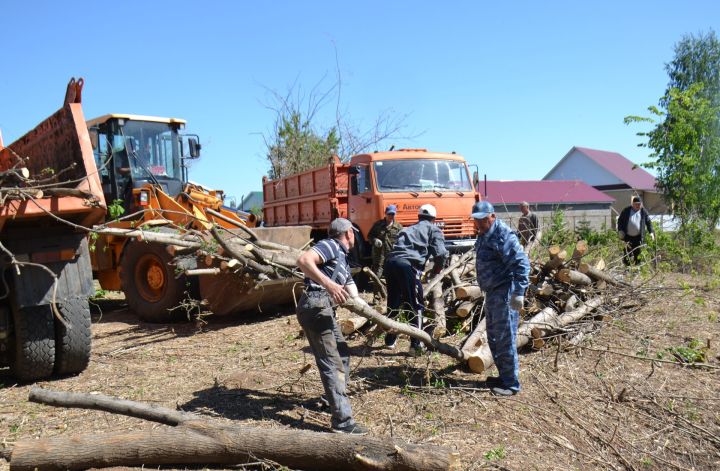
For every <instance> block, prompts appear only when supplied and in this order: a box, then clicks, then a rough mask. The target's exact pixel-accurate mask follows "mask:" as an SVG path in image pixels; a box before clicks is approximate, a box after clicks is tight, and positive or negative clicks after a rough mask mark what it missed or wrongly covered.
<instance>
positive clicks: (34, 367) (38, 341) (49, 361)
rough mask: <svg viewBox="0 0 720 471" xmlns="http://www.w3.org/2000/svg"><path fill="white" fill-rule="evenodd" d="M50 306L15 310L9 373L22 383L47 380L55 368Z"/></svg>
mask: <svg viewBox="0 0 720 471" xmlns="http://www.w3.org/2000/svg"><path fill="white" fill-rule="evenodd" d="M54 321H55V319H54V317H53V313H52V310H51V309H50V306H49V305H42V306H32V307H25V308H22V309H17V308H13V328H14V337H15V338H14V345H13V348H12V350H11V358H10V372H11V373H12V375H13V376H15V377H16V378H17V379H19V380H20V381H34V380H37V379H43V378H48V377H50V376H51V375H52V373H53V367H54V366H55V325H54Z"/></svg>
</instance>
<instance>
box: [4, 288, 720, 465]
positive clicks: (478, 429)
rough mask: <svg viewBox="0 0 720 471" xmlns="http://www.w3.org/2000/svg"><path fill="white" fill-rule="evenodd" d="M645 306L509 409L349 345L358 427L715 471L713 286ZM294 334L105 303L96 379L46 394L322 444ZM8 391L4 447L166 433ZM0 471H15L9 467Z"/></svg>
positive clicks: (609, 318) (523, 362) (306, 359)
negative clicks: (700, 363)
mask: <svg viewBox="0 0 720 471" xmlns="http://www.w3.org/2000/svg"><path fill="white" fill-rule="evenodd" d="M641 291H642V294H640V293H639V294H638V295H637V296H636V298H635V299H634V300H630V301H628V300H627V299H626V300H623V301H622V302H621V303H620V305H615V306H614V307H613V308H608V309H606V310H605V312H604V314H605V316H604V318H603V319H601V320H598V321H596V322H597V323H598V330H597V331H596V332H595V333H594V334H593V335H592V336H590V338H589V339H586V341H585V342H584V343H583V344H582V346H581V348H577V349H575V350H572V351H568V352H565V351H563V349H561V348H559V346H563V345H564V344H561V343H558V342H551V343H550V344H549V345H548V346H546V347H545V348H543V349H542V350H540V351H532V350H526V351H525V350H524V351H523V353H522V355H521V357H520V366H521V372H520V376H521V382H522V387H523V390H522V392H521V393H520V394H519V395H517V396H515V397H512V398H495V397H493V396H491V395H490V394H489V392H488V390H487V389H485V388H483V387H480V386H481V385H482V383H480V381H481V380H482V379H483V378H484V375H478V374H473V373H470V372H468V371H467V370H466V369H465V368H463V367H460V366H457V365H456V363H455V362H454V361H453V360H451V359H449V358H447V357H444V356H440V355H438V354H432V353H431V354H428V355H426V356H423V357H419V358H413V357H409V356H407V355H406V354H405V351H406V349H407V346H408V341H407V339H402V340H401V342H400V345H399V348H398V350H396V351H388V350H386V349H384V348H382V347H381V346H380V345H381V344H382V341H376V342H375V345H376V346H367V345H366V339H365V338H364V337H362V336H356V337H352V338H351V339H350V344H351V346H352V354H353V360H352V379H353V383H352V385H351V391H352V396H351V400H352V406H353V409H354V413H355V415H356V418H357V420H359V421H360V422H362V423H364V424H366V425H367V426H368V427H369V428H370V433H371V435H373V436H376V437H381V436H393V437H397V438H401V439H403V440H407V441H410V442H414V443H432V444H436V445H444V446H447V447H450V448H452V449H454V450H457V451H458V452H459V453H460V455H461V460H462V469H467V470H473V469H512V470H520V469H523V470H525V469H530V470H535V469H537V470H554V469H558V470H560V469H561V470H566V469H578V470H585V469H636V470H644V469H663V470H665V469H682V470H685V469H698V470H701V469H708V470H709V469H720V376H719V371H720V370H719V368H720V358H719V357H718V342H720V336H719V335H718V334H719V333H720V323H719V321H718V318H719V317H720V288H718V280H717V279H708V278H699V277H680V276H678V275H668V276H665V277H656V278H654V279H652V280H651V281H650V282H648V283H647V284H646V285H645V288H644V289H643V290H641ZM299 333H300V328H299V326H298V324H297V321H296V320H295V317H294V315H292V313H291V311H287V310H286V311H285V312H266V313H258V314H255V315H249V316H248V315H246V316H235V317H231V318H219V317H216V318H213V316H209V317H207V318H205V320H204V321H203V322H195V323H192V324H189V323H185V324H171V325H170V324H168V325H152V324H144V323H140V322H139V321H138V320H137V318H136V317H134V316H133V315H132V314H131V313H130V312H128V311H127V309H126V307H125V305H124V303H123V302H122V300H117V299H116V300H112V299H110V300H104V301H101V302H99V305H98V307H97V308H96V309H95V313H94V315H93V342H94V343H93V355H92V359H91V362H90V366H89V367H88V369H87V370H86V371H85V372H83V373H82V374H81V375H79V376H76V377H70V378H65V379H59V380H54V381H44V382H41V383H39V384H38V385H39V386H41V387H44V388H50V389H54V390H61V391H74V392H86V393H89V392H99V393H104V394H109V395H114V396H119V397H122V398H126V399H132V400H137V401H143V402H147V403H150V404H157V405H162V406H165V407H169V408H173V409H174V408H178V409H182V410H185V411H195V412H198V413H202V414H206V415H209V416H213V417H219V418H223V419H225V420H228V421H233V422H237V423H242V424H246V425H254V426H259V427H288V428H297V429H308V430H315V431H328V427H329V424H330V417H329V415H328V414H327V413H326V412H323V411H322V410H321V408H320V407H319V404H318V403H317V398H318V397H319V395H320V393H321V390H322V386H321V384H320V380H319V376H318V373H317V369H316V368H315V366H314V363H313V358H312V355H311V354H310V352H309V350H308V347H307V343H306V340H305V339H304V338H303V337H302V336H301V335H299ZM692 339H696V340H697V341H696V342H692ZM445 340H446V341H448V342H451V343H455V344H457V343H459V342H460V340H461V337H460V336H457V337H450V338H446V339H445ZM682 348H685V349H686V350H687V349H689V350H692V351H693V352H696V353H699V354H701V355H702V354H704V355H705V358H704V363H707V364H708V366H705V367H691V366H687V365H682V364H678V363H677V358H678V357H681V356H682V354H683V352H686V350H682ZM678 352H680V354H678ZM673 353H675V355H677V356H674V355H673ZM655 360H656V361H655ZM310 364H312V365H313V366H312V367H311V368H310V369H309V370H307V371H306V372H304V373H303V372H302V371H303V370H304V367H305V366H306V365H310ZM491 373H492V371H491ZM0 383H1V384H0V440H1V442H2V443H0V446H5V447H11V446H12V445H13V443H14V442H16V441H18V440H21V439H28V438H34V437H49V436H54V435H60V434H80V433H88V432H89V433H102V432H108V431H127V430H137V429H143V428H150V427H158V426H159V425H157V424H152V423H149V422H144V421H141V420H138V419H133V418H129V417H123V416H118V415H112V414H107V413H103V412H97V411H87V410H79V409H58V408H53V407H49V406H44V405H38V404H33V403H29V402H27V397H28V391H29V389H30V387H31V386H30V385H17V384H15V383H14V382H13V380H12V378H10V377H9V376H8V375H7V372H6V371H4V370H0ZM0 469H2V470H5V469H8V463H7V462H4V461H3V460H1V459H0ZM181 469H182V468H181ZM193 469H196V468H193ZM210 469H219V468H210ZM234 469H241V467H237V468H234ZM266 469H271V468H270V467H268V468H266Z"/></svg>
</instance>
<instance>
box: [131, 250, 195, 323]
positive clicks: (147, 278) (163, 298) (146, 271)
mask: <svg viewBox="0 0 720 471" xmlns="http://www.w3.org/2000/svg"><path fill="white" fill-rule="evenodd" d="M171 261H172V257H171V256H170V254H168V253H167V251H166V250H165V246H164V245H161V244H155V243H146V242H129V243H128V244H127V246H126V247H125V250H124V252H123V257H122V260H121V261H120V286H121V288H122V290H123V292H124V293H125V300H126V301H127V303H128V306H130V309H132V310H133V311H135V313H136V314H137V315H138V316H139V317H140V319H142V320H143V321H145V322H152V323H163V322H173V321H178V320H183V319H187V313H186V312H185V311H184V310H182V309H174V310H173V308H176V307H177V306H178V305H180V303H181V302H182V301H183V299H185V297H186V291H187V289H188V287H187V286H186V282H187V281H186V277H185V276H184V275H183V276H181V277H179V278H175V273H174V270H173V267H172V266H171V265H170V262H171Z"/></svg>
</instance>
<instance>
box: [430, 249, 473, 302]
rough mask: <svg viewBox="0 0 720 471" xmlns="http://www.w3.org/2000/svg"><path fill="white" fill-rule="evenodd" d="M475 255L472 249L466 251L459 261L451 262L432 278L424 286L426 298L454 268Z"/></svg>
mask: <svg viewBox="0 0 720 471" xmlns="http://www.w3.org/2000/svg"><path fill="white" fill-rule="evenodd" d="M473 256H475V252H473V251H472V250H470V251H468V252H466V253H464V254H463V255H462V257H460V258H458V259H457V261H455V262H454V263H451V264H450V266H448V267H447V268H445V269H444V270H442V271H441V272H440V273H439V274H437V275H436V276H435V277H434V278H433V279H432V280H430V282H429V283H428V284H427V285H425V286H423V293H424V294H425V298H427V297H428V296H429V295H430V293H431V292H432V289H433V288H434V287H435V285H436V284H438V283H440V282H441V281H442V279H443V278H445V277H446V276H448V275H449V274H450V273H451V272H452V271H453V270H455V269H456V268H458V267H459V266H461V265H463V264H464V263H467V261H468V260H470V259H471V258H472V257H473Z"/></svg>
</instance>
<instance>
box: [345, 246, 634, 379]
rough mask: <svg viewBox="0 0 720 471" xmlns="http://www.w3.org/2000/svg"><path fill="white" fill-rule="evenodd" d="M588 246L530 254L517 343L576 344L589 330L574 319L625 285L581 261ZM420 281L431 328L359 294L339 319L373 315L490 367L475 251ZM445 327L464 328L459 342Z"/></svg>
mask: <svg viewBox="0 0 720 471" xmlns="http://www.w3.org/2000/svg"><path fill="white" fill-rule="evenodd" d="M587 251H588V245H587V243H586V242H585V241H582V240H581V241H578V242H577V243H576V244H575V246H574V249H573V251H572V253H571V254H570V255H569V256H568V252H567V251H566V250H563V249H562V248H561V247H559V246H552V247H549V248H548V250H547V259H545V260H531V274H530V286H529V288H528V291H527V293H526V298H525V299H526V301H525V306H524V309H523V312H521V323H520V325H519V327H518V334H517V346H518V348H522V347H525V346H526V345H529V346H531V347H532V348H535V349H539V348H542V347H543V346H545V345H546V343H547V342H548V340H549V339H552V338H556V337H563V338H565V340H566V342H565V344H566V345H567V346H572V345H573V344H576V343H577V342H578V341H579V340H580V339H582V338H583V336H585V334H587V330H588V329H586V328H585V325H583V328H580V326H579V325H578V324H577V323H578V322H579V321H581V320H583V319H584V318H587V317H588V316H590V315H591V313H592V312H593V311H595V310H597V309H598V308H599V307H601V306H602V305H603V304H604V303H605V302H606V298H607V297H606V296H605V293H607V291H608V287H613V288H615V289H617V288H623V287H629V285H627V284H626V283H624V282H623V281H620V280H618V279H616V278H615V277H614V276H612V274H611V273H609V272H607V271H605V270H604V263H603V261H602V260H598V261H597V262H596V263H595V264H591V263H587V262H585V261H584V257H585V255H586V254H587ZM427 275H428V274H427V273H426V277H427ZM423 287H424V288H425V291H424V293H425V297H426V300H427V303H426V313H429V314H430V315H432V316H434V321H433V322H434V323H433V326H432V331H431V334H428V333H427V332H421V331H419V330H418V329H415V328H413V327H411V326H409V325H407V324H400V323H398V322H394V321H392V320H389V319H387V318H386V317H384V316H382V315H380V313H379V312H377V311H375V310H374V309H372V308H370V306H368V305H367V304H366V303H364V301H362V300H359V299H354V300H352V301H350V302H349V303H347V304H346V306H345V307H347V308H348V309H349V310H350V311H352V312H353V313H355V314H357V315H358V316H360V317H351V318H350V319H346V320H342V321H341V327H342V330H343V333H345V334H349V333H351V332H352V331H354V330H356V329H360V328H362V327H363V324H364V323H363V322H362V321H361V320H359V319H363V320H365V319H372V320H373V321H374V322H375V323H378V324H380V325H381V326H382V327H383V328H384V329H386V330H387V329H391V330H394V331H396V332H399V333H404V334H407V335H410V336H412V337H415V338H417V339H419V340H421V341H423V342H424V343H425V344H426V345H427V346H428V347H429V348H430V349H433V350H437V351H440V352H441V353H445V354H448V355H450V356H452V357H454V358H456V359H458V360H460V361H463V362H467V364H468V366H469V368H470V369H471V370H472V371H474V372H477V373H482V372H485V371H487V370H488V369H489V368H490V367H492V366H493V364H494V362H493V359H492V354H491V352H490V348H489V346H488V342H487V330H486V327H485V318H484V315H483V303H484V294H483V292H482V290H481V289H480V288H479V287H478V286H477V283H476V281H475V259H474V253H473V252H472V251H471V252H468V253H466V254H464V255H462V256H455V257H454V258H453V259H452V260H451V263H450V264H449V266H448V268H446V269H445V270H443V271H442V272H441V273H440V274H439V275H438V276H435V277H429V279H428V281H427V282H426V283H425V284H424V286H423ZM371 311H373V312H371ZM573 326H575V327H573ZM426 330H428V329H427V328H426ZM448 332H452V333H455V334H459V333H463V332H465V333H466V334H468V335H466V336H465V338H464V341H463V342H462V344H461V345H462V346H461V348H456V347H455V346H452V345H449V344H448V343H446V342H444V341H443V340H442V338H443V337H444V336H446V334H447V333H448Z"/></svg>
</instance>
